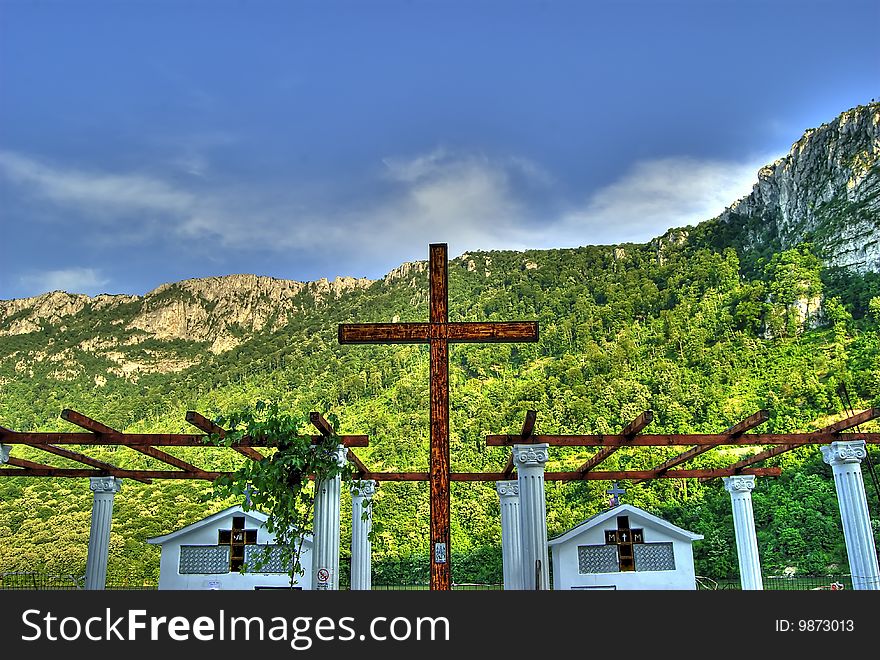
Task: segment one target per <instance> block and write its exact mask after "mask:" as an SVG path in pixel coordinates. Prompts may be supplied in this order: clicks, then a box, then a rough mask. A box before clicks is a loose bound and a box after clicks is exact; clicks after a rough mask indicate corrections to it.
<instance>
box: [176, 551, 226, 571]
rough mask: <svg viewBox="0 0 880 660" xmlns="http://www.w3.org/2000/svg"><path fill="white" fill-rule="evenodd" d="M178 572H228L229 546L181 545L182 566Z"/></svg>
mask: <svg viewBox="0 0 880 660" xmlns="http://www.w3.org/2000/svg"><path fill="white" fill-rule="evenodd" d="M178 572H179V573H180V574H181V575H192V574H200V575H201V574H218V573H228V572H229V546H228V545H227V546H222V545H182V546H180V566H179V568H178Z"/></svg>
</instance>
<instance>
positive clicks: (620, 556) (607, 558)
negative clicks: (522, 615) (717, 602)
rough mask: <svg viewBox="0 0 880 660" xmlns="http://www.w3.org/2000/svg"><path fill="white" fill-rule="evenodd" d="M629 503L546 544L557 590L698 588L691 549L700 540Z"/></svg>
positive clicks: (602, 514) (602, 513)
mask: <svg viewBox="0 0 880 660" xmlns="http://www.w3.org/2000/svg"><path fill="white" fill-rule="evenodd" d="M702 538H703V536H702V535H700V534H694V533H693V532H689V531H687V530H685V529H682V528H681V527H677V526H675V525H673V524H672V523H669V522H666V521H665V520H663V519H662V518H658V517H657V516H655V515H652V514H650V513H648V512H647V511H645V510H644V509H640V508H638V507H636V506H633V505H631V504H619V505H617V506H614V507H612V508H610V509H608V510H606V511H603V512H601V513H598V514H596V515H595V516H592V517H591V518H587V519H586V520H584V521H583V522H582V523H580V524H579V525H577V526H576V527H574V528H572V529H570V530H569V531H567V532H566V533H564V534H562V535H560V536H557V537H556V538H554V539H551V540H550V541H548V545H549V547H550V552H551V556H552V562H553V588H554V589H562V590H568V589H696V579H695V573H694V554H693V548H692V547H691V544H692V543H693V542H694V541H699V540H702Z"/></svg>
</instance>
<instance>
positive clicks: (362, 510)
mask: <svg viewBox="0 0 880 660" xmlns="http://www.w3.org/2000/svg"><path fill="white" fill-rule="evenodd" d="M375 492H376V482H375V481H353V482H352V484H351V590H352V591H369V590H370V589H372V588H373V579H372V558H371V555H372V551H373V549H372V546H371V544H370V530H371V529H372V527H373V507H372V506H371V499H372V497H373V494H374V493H375Z"/></svg>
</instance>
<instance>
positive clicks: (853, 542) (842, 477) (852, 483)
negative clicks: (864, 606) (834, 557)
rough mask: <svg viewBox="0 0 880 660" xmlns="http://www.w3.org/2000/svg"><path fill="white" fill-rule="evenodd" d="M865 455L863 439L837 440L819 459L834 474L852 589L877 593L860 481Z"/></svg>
mask: <svg viewBox="0 0 880 660" xmlns="http://www.w3.org/2000/svg"><path fill="white" fill-rule="evenodd" d="M865 456H867V452H866V451H865V442H864V440H846V441H838V442H832V443H831V444H830V445H828V446H827V447H822V458H823V459H824V460H825V462H826V463H828V464H829V465H830V466H831V470H832V472H834V486H835V487H836V489H837V503H838V505H839V506H840V520H841V522H842V523H843V537H844V539H845V540H846V554H847V557H849V571H850V574H851V575H852V584H853V589H860V590H880V571H878V568H877V549H876V546H875V545H874V536H873V534H872V533H871V518H870V516H869V515H868V502H867V500H866V499H865V482H864V481H863V480H862V465H861V463H862V459H863V458H865Z"/></svg>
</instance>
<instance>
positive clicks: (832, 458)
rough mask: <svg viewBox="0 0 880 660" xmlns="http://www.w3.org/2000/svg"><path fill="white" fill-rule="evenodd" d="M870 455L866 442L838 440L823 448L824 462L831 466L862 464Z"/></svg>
mask: <svg viewBox="0 0 880 660" xmlns="http://www.w3.org/2000/svg"><path fill="white" fill-rule="evenodd" d="M867 455H868V452H867V451H866V450H865V441H864V440H837V441H835V442H832V443H831V444H830V445H826V446H824V447H822V460H823V461H825V462H826V463H828V465H830V466H832V467H833V466H835V465H846V464H847V463H861V462H862V459H863V458H865V456H867Z"/></svg>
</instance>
